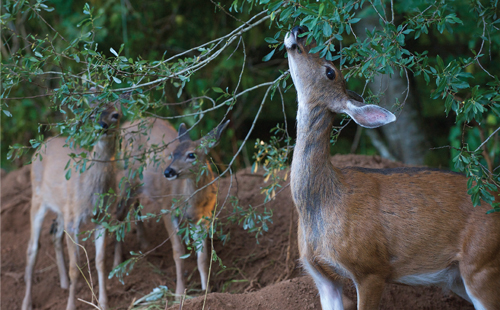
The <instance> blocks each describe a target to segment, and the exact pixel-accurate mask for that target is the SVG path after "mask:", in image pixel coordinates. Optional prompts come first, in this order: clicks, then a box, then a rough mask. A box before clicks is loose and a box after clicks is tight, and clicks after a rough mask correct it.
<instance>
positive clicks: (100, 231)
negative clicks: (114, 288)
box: [95, 225, 108, 310]
mask: <svg viewBox="0 0 500 310" xmlns="http://www.w3.org/2000/svg"><path fill="white" fill-rule="evenodd" d="M105 236H106V229H105V228H104V227H102V226H100V225H99V226H97V228H96V232H95V264H96V269H97V277H98V278H99V305H100V307H101V309H103V310H106V309H108V295H107V293H106V277H107V275H106V268H105V254H106V253H105V251H106V238H105Z"/></svg>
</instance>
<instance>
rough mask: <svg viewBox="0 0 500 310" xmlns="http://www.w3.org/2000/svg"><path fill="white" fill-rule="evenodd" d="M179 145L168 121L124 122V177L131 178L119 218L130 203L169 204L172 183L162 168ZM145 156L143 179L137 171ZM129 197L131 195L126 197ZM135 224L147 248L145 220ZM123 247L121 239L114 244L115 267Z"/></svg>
mask: <svg viewBox="0 0 500 310" xmlns="http://www.w3.org/2000/svg"><path fill="white" fill-rule="evenodd" d="M178 144H179V143H178V141H177V131H176V130H175V129H174V127H172V125H170V123H169V122H167V121H164V120H161V119H156V118H145V119H141V120H137V121H134V122H126V123H124V124H123V125H122V157H123V158H125V159H126V162H127V164H126V169H125V176H127V178H128V180H127V181H126V182H123V184H122V190H121V192H122V199H121V201H120V202H119V204H118V209H117V210H118V211H117V219H118V220H119V221H123V220H124V219H125V216H126V215H127V212H128V210H129V209H130V206H132V207H134V208H137V207H138V205H139V202H141V203H142V204H144V203H146V202H149V203H151V204H152V205H153V206H154V209H155V210H160V209H162V208H166V207H169V206H170V204H171V200H172V198H171V195H169V194H170V191H171V188H172V186H171V184H170V183H171V182H169V181H168V180H166V179H165V178H164V177H163V167H164V166H165V165H166V164H167V160H168V157H169V156H170V154H171V153H172V152H173V150H174V149H175V147H176V146H177V145H178ZM151 150H153V151H152V152H150V151H151ZM143 156H145V158H146V163H145V168H144V170H143V173H142V175H143V177H142V180H141V179H140V178H139V173H138V169H139V168H140V166H141V163H140V161H139V160H138V159H139V158H142V157H143ZM123 176H124V174H123V173H118V175H117V181H118V182H120V181H121V178H122V177H123ZM141 184H142V185H141ZM126 196H130V198H129V199H126ZM136 224H137V238H138V240H139V243H140V244H141V247H142V248H146V247H147V244H148V242H147V239H146V238H145V233H144V225H143V222H142V221H136ZM122 246H123V245H122V242H116V243H115V257H114V262H113V266H114V267H116V266H118V265H119V264H120V263H121V262H122V258H123V256H122Z"/></svg>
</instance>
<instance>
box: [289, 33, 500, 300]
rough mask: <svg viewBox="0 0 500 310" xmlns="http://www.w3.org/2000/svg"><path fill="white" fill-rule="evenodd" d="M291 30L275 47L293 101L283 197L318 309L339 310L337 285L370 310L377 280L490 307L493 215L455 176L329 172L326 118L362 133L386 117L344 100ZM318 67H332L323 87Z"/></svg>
mask: <svg viewBox="0 0 500 310" xmlns="http://www.w3.org/2000/svg"><path fill="white" fill-rule="evenodd" d="M300 32H301V30H300V29H294V31H292V32H291V33H290V34H289V35H290V36H293V37H289V38H287V39H286V40H285V45H286V46H287V51H288V57H289V62H290V67H291V74H292V77H293V78H294V84H295V86H296V88H297V92H298V96H299V112H298V116H297V118H298V125H297V143H296V147H295V150H294V155H293V162H292V173H291V189H292V195H293V199H294V201H295V204H296V207H297V210H298V212H299V214H300V218H299V234H298V236H299V250H300V256H301V260H302V262H303V264H304V266H305V267H306V269H307V270H308V272H310V273H311V275H312V276H313V278H314V279H315V281H316V284H317V285H318V289H319V290H320V296H321V301H322V306H323V309H341V308H340V306H339V303H338V301H337V300H334V299H335V298H336V297H335V296H337V295H336V294H337V293H338V292H340V293H341V291H342V281H341V279H342V278H350V279H352V280H353V281H354V283H355V284H356V288H357V291H358V309H360V310H367V309H378V305H379V302H380V298H381V294H382V291H383V287H384V284H385V283H387V282H397V283H406V284H435V285H440V286H443V287H446V288H449V289H451V290H453V291H454V292H455V293H457V294H459V295H460V296H462V297H464V298H466V299H468V300H469V301H473V302H474V305H475V307H476V308H477V309H500V294H499V292H498V288H499V284H500V214H491V215H486V211H487V210H489V209H490V208H491V207H490V206H489V205H487V204H484V203H483V205H482V206H478V207H476V208H474V207H473V206H472V203H471V199H470V196H469V195H468V194H467V187H466V182H467V179H466V178H465V177H464V176H462V175H459V174H455V173H449V172H444V171H436V170H430V169H387V170H384V169H381V170H377V169H360V168H345V169H338V168H336V167H334V166H333V165H332V164H331V163H330V161H329V149H330V145H329V140H330V132H331V129H332V119H333V116H334V114H335V113H348V114H349V115H351V117H353V119H354V120H355V121H356V122H357V123H359V124H361V125H363V126H366V127H377V126H380V125H383V124H384V123H387V122H390V121H392V120H394V119H393V118H392V117H391V115H390V112H387V111H384V110H383V109H380V108H378V107H374V106H370V105H364V104H363V103H361V102H358V101H357V98H356V97H354V96H351V95H350V94H349V93H348V92H347V91H346V89H345V82H344V79H343V77H342V74H341V73H340V71H338V70H337V69H336V68H335V67H334V66H333V64H332V63H331V62H329V61H326V60H325V59H321V58H319V56H318V55H317V54H309V53H308V51H309V49H310V48H311V47H313V46H314V42H313V43H312V44H311V45H309V46H304V42H305V39H301V38H298V37H297V35H298V33H300ZM293 44H295V46H293ZM299 50H300V52H299ZM325 66H328V67H330V68H334V70H335V72H336V77H335V79H334V80H333V81H332V80H330V79H328V78H327V77H325ZM353 106H354V107H353ZM360 108H361V109H360ZM388 113H389V114H388ZM439 272H443V273H442V274H439V277H438V276H436V273H439ZM432 276H434V278H432ZM429 279H430V280H429ZM419 281H423V282H422V283H419ZM426 281H427V282H426ZM424 282H425V283H424ZM465 287H467V289H468V292H466V289H465ZM340 296H341V295H340ZM341 299H342V297H340V301H341ZM481 307H482V308H481Z"/></svg>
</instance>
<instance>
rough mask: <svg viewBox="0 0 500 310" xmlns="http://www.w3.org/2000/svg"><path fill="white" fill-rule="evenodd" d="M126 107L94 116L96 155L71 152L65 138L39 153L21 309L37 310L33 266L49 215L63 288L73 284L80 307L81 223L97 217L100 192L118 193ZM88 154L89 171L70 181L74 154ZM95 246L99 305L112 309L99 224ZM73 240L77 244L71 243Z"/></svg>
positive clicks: (71, 303) (107, 109)
mask: <svg viewBox="0 0 500 310" xmlns="http://www.w3.org/2000/svg"><path fill="white" fill-rule="evenodd" d="M121 116H122V114H121V108H120V103H119V102H113V103H110V104H108V105H106V106H105V107H104V109H102V110H99V111H97V112H96V114H95V116H93V119H94V121H95V122H96V124H98V125H99V126H101V127H102V132H101V135H100V137H99V140H98V141H97V142H96V144H95V145H94V147H93V149H92V151H90V152H87V151H85V150H83V149H78V148H77V149H76V150H75V149H70V148H67V147H64V145H65V144H66V141H65V140H66V139H65V138H53V139H49V140H48V141H47V144H46V145H45V146H43V147H42V149H41V150H40V154H42V155H43V160H37V159H36V158H34V160H33V164H32V165H31V184H32V188H33V197H32V200H31V235H30V241H29V243H28V251H27V264H26V272H25V275H24V279H25V282H26V295H25V297H24V300H23V305H22V309H23V310H29V309H31V308H32V301H31V286H32V282H33V279H32V278H33V268H34V266H35V262H36V256H37V253H38V246H39V245H38V244H39V239H40V231H41V229H42V223H43V219H44V217H45V214H46V212H47V211H52V212H54V213H56V215H57V219H56V231H55V234H54V236H53V241H54V246H55V250H56V262H57V268H58V270H59V277H60V281H61V287H62V288H64V289H67V288H68V286H69V298H68V304H67V307H66V309H67V310H73V309H75V308H76V305H75V294H76V282H77V278H78V276H79V274H80V271H79V270H78V267H77V264H78V247H77V245H76V244H75V243H76V242H78V233H79V227H80V225H81V224H82V223H83V222H85V221H86V220H88V218H90V217H92V213H93V210H94V208H95V207H96V204H97V203H98V201H99V194H104V193H107V192H108V190H109V189H114V190H116V189H115V164H114V156H115V150H116V144H117V139H116V138H117V136H118V133H119V131H118V130H117V128H118V127H119V123H120V118H121ZM72 152H74V153H82V152H86V153H87V158H88V159H90V160H95V161H92V166H90V167H89V168H88V169H87V170H86V171H85V172H83V173H81V174H73V176H72V177H71V178H70V179H69V180H66V179H65V172H64V168H65V165H66V163H67V161H68V159H69V156H68V154H69V153H72ZM64 231H66V233H67V235H66V245H67V247H68V255H69V281H68V275H67V273H66V267H65V264H64V256H63V249H62V237H63V234H64ZM94 234H95V237H96V239H95V246H96V259H95V262H96V268H97V274H98V278H99V306H100V307H101V309H107V308H108V298H107V295H106V278H107V274H106V272H105V266H104V256H105V253H104V250H105V240H104V237H105V229H104V228H103V227H102V226H100V225H98V226H97V227H96V230H95V232H94ZM71 239H73V240H71Z"/></svg>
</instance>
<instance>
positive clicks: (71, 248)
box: [66, 226, 80, 310]
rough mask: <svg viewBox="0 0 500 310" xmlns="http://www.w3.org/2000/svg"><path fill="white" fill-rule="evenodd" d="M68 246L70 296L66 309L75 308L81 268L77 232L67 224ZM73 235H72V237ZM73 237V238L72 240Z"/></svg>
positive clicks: (72, 309)
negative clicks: (79, 266)
mask: <svg viewBox="0 0 500 310" xmlns="http://www.w3.org/2000/svg"><path fill="white" fill-rule="evenodd" d="M66 231H67V233H68V234H67V235H66V246H67V248H68V256H69V280H70V284H69V297H68V304H67V306H66V310H75V309H76V305H75V298H76V283H77V280H78V275H79V273H80V270H79V269H78V248H77V245H76V243H75V242H78V240H77V232H76V231H75V230H74V229H68V226H66ZM70 236H71V237H70ZM72 239H73V240H72Z"/></svg>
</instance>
